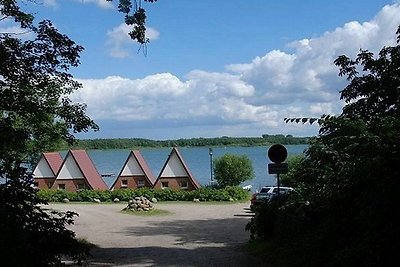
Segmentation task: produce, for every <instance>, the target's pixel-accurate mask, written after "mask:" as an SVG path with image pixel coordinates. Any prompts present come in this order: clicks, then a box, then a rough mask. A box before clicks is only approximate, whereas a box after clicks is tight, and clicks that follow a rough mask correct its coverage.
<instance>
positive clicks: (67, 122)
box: [0, 0, 98, 266]
mask: <svg viewBox="0 0 400 267" xmlns="http://www.w3.org/2000/svg"><path fill="white" fill-rule="evenodd" d="M3 19H13V20H14V21H15V22H17V23H19V25H20V26H21V28H23V29H26V30H27V31H29V32H30V35H31V36H33V37H32V38H29V39H28V36H23V37H24V39H21V38H20V37H21V36H20V35H16V34H13V33H0V62H1V64H0V177H1V178H3V179H4V178H5V179H7V180H8V182H7V183H5V184H1V185H0V202H1V203H2V204H1V206H0V258H1V259H2V262H3V263H8V264H10V265H9V266H47V265H56V264H59V263H60V259H61V255H70V256H72V257H73V258H75V259H82V257H83V256H84V255H83V254H85V250H84V249H83V248H82V247H80V245H79V242H78V241H77V240H76V239H75V234H74V233H73V232H72V231H70V230H68V229H67V228H66V227H65V226H66V225H68V224H71V223H72V222H73V221H72V217H73V216H74V213H71V212H67V213H53V212H48V211H46V210H44V209H43V208H41V206H39V204H45V203H43V202H41V201H40V200H39V199H38V198H37V196H36V191H35V189H33V187H32V177H31V175H30V174H29V172H28V171H27V163H29V162H30V161H32V160H33V159H34V158H35V156H37V155H38V154H39V152H41V151H44V150H47V149H48V148H49V147H54V146H55V145H56V144H57V143H58V142H59V141H60V140H64V141H67V142H70V143H71V142H73V140H74V135H73V134H74V133H77V132H85V131H88V130H90V129H94V130H97V129H98V127H97V125H96V124H95V123H94V122H93V121H92V120H91V119H90V118H89V117H88V116H86V115H85V109H86V106H85V105H83V104H74V103H72V102H71V100H70V99H69V98H68V95H69V94H70V93H71V92H73V91H74V90H76V89H78V88H80V86H81V85H80V84H79V83H78V82H76V81H74V80H73V79H72V76H71V75H70V74H69V73H68V70H69V69H70V67H76V66H78V65H79V53H80V52H81V51H82V50H83V47H81V46H79V45H77V44H75V43H74V42H73V41H72V40H71V39H69V38H68V37H67V36H65V35H63V34H61V33H59V32H58V31H57V29H56V28H55V27H53V25H52V23H51V22H50V21H47V20H45V21H42V22H39V23H38V24H34V21H33V16H32V15H31V14H27V13H24V12H22V11H21V10H20V8H19V7H18V5H17V4H16V1H9V0H0V20H3Z"/></svg>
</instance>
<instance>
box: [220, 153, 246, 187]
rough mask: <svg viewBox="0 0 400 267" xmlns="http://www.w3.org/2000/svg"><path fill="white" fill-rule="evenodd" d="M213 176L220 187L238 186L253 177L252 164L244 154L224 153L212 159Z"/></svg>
mask: <svg viewBox="0 0 400 267" xmlns="http://www.w3.org/2000/svg"><path fill="white" fill-rule="evenodd" d="M214 177H215V180H216V181H217V182H218V185H219V186H221V187H225V186H238V185H239V184H240V183H242V182H244V181H246V180H249V179H251V178H253V177H254V171H253V165H252V163H251V160H250V159H249V157H248V156H246V155H233V154H225V155H223V156H222V157H220V158H217V159H215V160H214Z"/></svg>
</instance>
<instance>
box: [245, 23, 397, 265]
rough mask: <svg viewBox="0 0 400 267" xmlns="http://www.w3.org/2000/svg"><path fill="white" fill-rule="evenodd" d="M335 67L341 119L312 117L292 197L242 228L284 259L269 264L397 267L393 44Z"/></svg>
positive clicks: (394, 52)
mask: <svg viewBox="0 0 400 267" xmlns="http://www.w3.org/2000/svg"><path fill="white" fill-rule="evenodd" d="M397 34H398V41H400V27H399V30H398V31H397ZM335 64H336V65H338V66H339V68H340V72H339V75H341V76H347V79H348V80H349V85H347V86H346V88H344V89H343V91H341V99H342V100H344V102H345V103H346V105H345V106H344V108H343V111H342V114H340V115H338V116H328V115H326V116H323V117H322V118H321V119H319V125H320V127H321V128H320V132H319V135H318V137H317V138H315V139H314V140H312V142H311V144H310V146H309V148H308V150H307V152H306V156H305V158H304V160H302V161H301V163H300V164H299V166H298V167H297V168H295V169H294V170H293V171H294V172H293V174H292V175H293V177H296V181H297V183H296V186H297V192H298V194H294V195H293V196H291V197H290V198H289V200H288V201H286V202H284V203H281V204H280V205H279V206H278V207H272V206H269V207H265V209H266V212H265V213H264V211H260V212H258V213H256V217H255V219H254V224H253V225H250V226H249V230H252V231H253V232H252V233H254V235H255V236H254V237H256V238H262V239H268V240H269V241H270V242H271V247H273V248H274V249H273V250H272V251H270V252H271V253H272V258H275V259H276V258H284V259H286V261H285V262H277V263H276V266H393V265H398V264H399V260H398V256H397V253H398V251H399V250H400V239H399V236H400V227H399V225H400V216H398V205H397V202H398V201H397V200H398V195H399V193H400V180H399V177H400V169H399V167H398V166H399V165H400V91H399V88H400V79H399V77H400V72H399V70H400V45H399V44H397V46H394V47H385V48H383V49H382V50H381V51H380V53H379V55H378V56H377V57H376V58H374V55H373V54H372V53H370V52H368V51H364V50H361V51H360V53H359V54H358V56H357V57H356V58H355V59H350V58H348V57H346V56H340V57H339V58H338V59H337V60H336V61H335ZM268 212H269V213H268ZM271 212H272V215H271ZM258 222H262V223H258ZM266 224H268V225H269V226H270V225H271V224H272V228H271V231H272V233H263V231H264V230H263V228H265V225H266ZM252 227H253V228H252ZM274 253H276V254H274Z"/></svg>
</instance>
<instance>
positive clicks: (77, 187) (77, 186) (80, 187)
mask: <svg viewBox="0 0 400 267" xmlns="http://www.w3.org/2000/svg"><path fill="white" fill-rule="evenodd" d="M76 189H78V190H83V189H85V184H77V185H76Z"/></svg>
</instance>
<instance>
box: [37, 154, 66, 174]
mask: <svg viewBox="0 0 400 267" xmlns="http://www.w3.org/2000/svg"><path fill="white" fill-rule="evenodd" d="M62 163H63V159H62V157H61V155H60V153H58V152H45V153H42V156H41V157H40V160H39V162H38V164H37V165H36V167H35V169H34V170H33V177H34V178H56V175H57V173H58V171H59V169H60V167H61V165H62Z"/></svg>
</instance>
